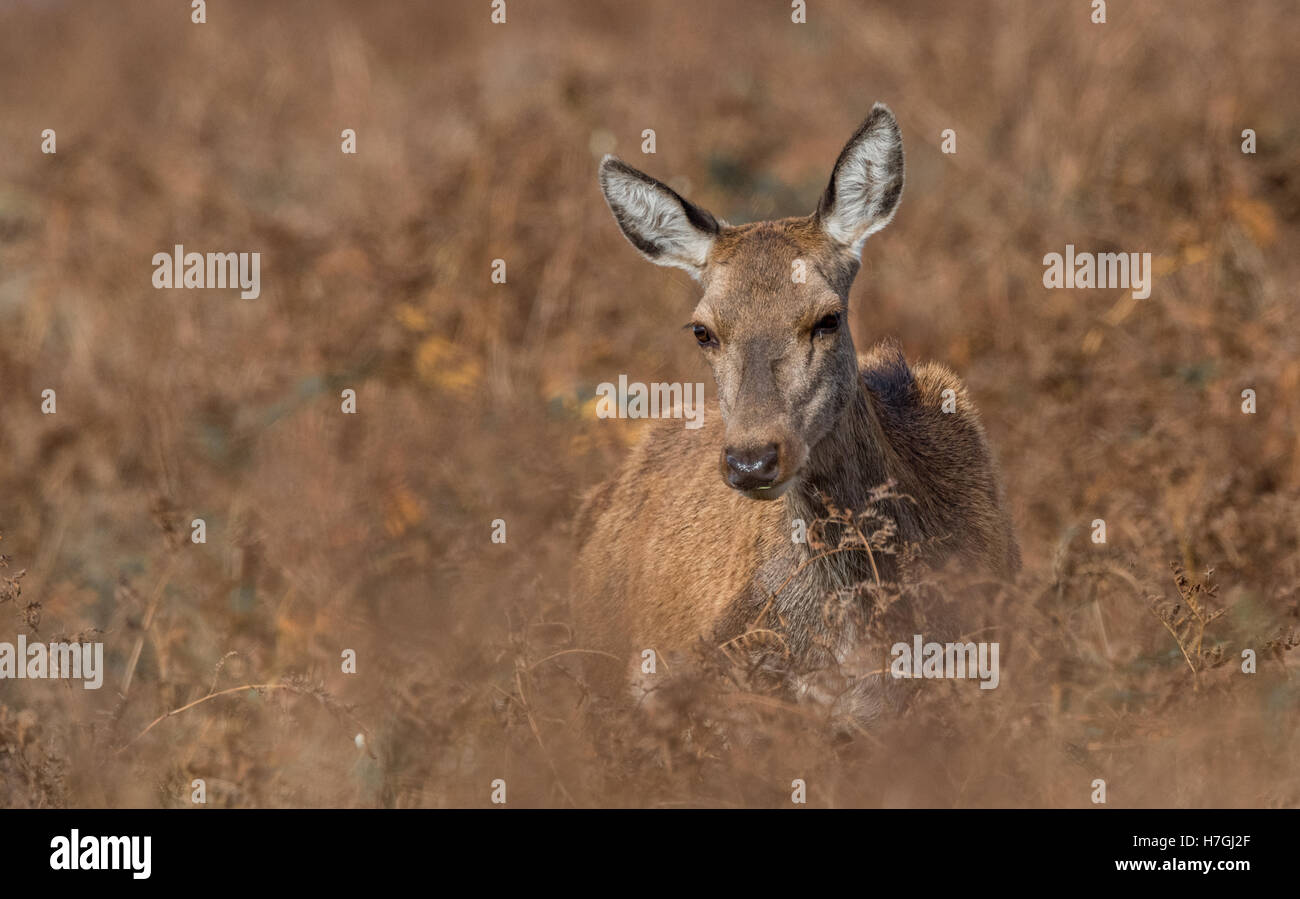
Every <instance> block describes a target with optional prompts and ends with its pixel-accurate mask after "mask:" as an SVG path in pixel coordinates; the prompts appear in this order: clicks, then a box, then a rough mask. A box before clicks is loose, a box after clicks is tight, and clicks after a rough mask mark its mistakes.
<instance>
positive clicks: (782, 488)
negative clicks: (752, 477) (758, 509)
mask: <svg viewBox="0 0 1300 899" xmlns="http://www.w3.org/2000/svg"><path fill="white" fill-rule="evenodd" d="M795 480H796V479H795V478H794V477H789V478H786V479H785V480H784V481H782V482H781V483H779V484H773V485H772V486H771V487H758V488H755V489H752V490H736V492H737V493H739V494H741V495H742V496H744V497H746V498H747V499H757V500H773V499H780V498H781V497H783V496H785V494H786V493H787V492H788V491H789V489H790V485H791V484H793V483H794V482H795ZM732 489H736V488H732Z"/></svg>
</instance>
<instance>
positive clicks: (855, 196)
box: [817, 103, 903, 257]
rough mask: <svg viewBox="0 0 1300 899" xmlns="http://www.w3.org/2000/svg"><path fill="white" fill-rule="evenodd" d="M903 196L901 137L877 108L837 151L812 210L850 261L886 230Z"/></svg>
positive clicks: (885, 109) (884, 112)
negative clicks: (820, 196) (882, 229)
mask: <svg viewBox="0 0 1300 899" xmlns="http://www.w3.org/2000/svg"><path fill="white" fill-rule="evenodd" d="M902 195H903V136H902V134H901V133H900V132H899V130H898V122H897V121H895V119H894V114H893V113H892V112H890V111H889V107H887V106H885V105H884V104H883V103H877V104H876V105H875V106H873V107H872V108H871V114H870V115H869V116H867V120H866V121H865V122H863V123H862V127H860V128H858V130H857V133H856V134H854V135H853V137H851V138H849V142H848V143H847V144H845V145H844V149H843V150H842V151H840V158H839V159H837V160H836V161H835V170H834V171H833V172H831V181H830V184H828V185H826V192H825V193H823V194H822V199H821V203H820V204H818V206H817V220H818V222H819V223H820V224H821V227H822V230H823V231H824V232H825V233H826V235H827V236H828V237H830V238H831V239H832V240H834V241H835V242H836V243H838V244H841V245H842V246H844V247H846V248H847V249H848V250H849V251H850V252H851V253H852V254H853V255H854V257H858V256H860V255H861V253H862V245H863V243H865V242H866V239H867V237H869V236H870V235H872V234H875V233H876V232H877V231H879V230H880V229H881V228H883V227H885V226H886V225H888V224H889V220H890V219H892V218H893V217H894V212H895V210H897V209H898V201H899V199H900V198H901V197H902Z"/></svg>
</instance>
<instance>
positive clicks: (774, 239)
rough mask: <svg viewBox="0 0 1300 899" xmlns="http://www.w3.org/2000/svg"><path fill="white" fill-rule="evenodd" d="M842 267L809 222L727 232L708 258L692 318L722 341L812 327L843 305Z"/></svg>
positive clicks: (757, 225)
mask: <svg viewBox="0 0 1300 899" xmlns="http://www.w3.org/2000/svg"><path fill="white" fill-rule="evenodd" d="M844 267H845V263H844V261H843V260H842V259H841V258H839V254H837V253H836V248H835V247H833V246H832V245H831V244H830V243H829V242H828V241H827V240H826V239H825V237H824V236H823V235H822V234H821V233H820V232H819V230H818V229H816V228H815V227H814V225H813V223H812V222H811V220H809V219H783V220H781V221H775V222H756V223H754V224H749V225H740V226H737V227H729V228H725V229H724V230H723V231H722V233H721V234H719V235H718V239H717V240H716V241H715V242H714V245H713V248H712V250H711V252H710V253H709V258H708V263H707V265H706V268H705V274H704V278H703V282H704V295H703V297H702V298H701V300H700V304H699V306H698V307H697V308H696V315H697V317H698V318H708V319H711V320H712V323H713V324H714V325H715V326H716V327H717V328H719V329H720V330H722V331H724V333H723V334H722V335H721V336H723V337H726V336H728V335H727V333H725V332H728V331H737V332H755V331H758V332H762V331H767V330H771V329H779V330H781V331H785V330H788V329H789V328H790V327H791V326H800V325H802V326H804V327H810V326H811V325H812V323H813V322H815V321H816V320H817V319H818V318H820V317H822V316H824V315H827V314H828V313H831V312H835V311H837V310H838V309H840V308H841V307H842V306H843V304H844V302H845V301H846V299H847V288H848V284H847V282H846V281H845V272H844V271H843V269H844ZM848 280H849V281H851V275H850V276H849V278H848Z"/></svg>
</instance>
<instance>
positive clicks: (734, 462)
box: [722, 443, 781, 490]
mask: <svg viewBox="0 0 1300 899" xmlns="http://www.w3.org/2000/svg"><path fill="white" fill-rule="evenodd" d="M778 450H779V447H778V446H777V445H776V444H775V443H769V444H768V445H767V446H759V447H747V448H745V449H737V448H735V447H727V448H726V449H724V450H723V451H722V453H723V456H724V457H725V458H726V461H727V483H728V484H730V485H731V486H732V487H735V488H736V489H737V490H756V489H759V488H761V487H771V486H772V485H773V484H774V483H775V482H776V477H777V475H778V474H780V471H781V466H780V463H779V461H778V459H779V456H780V453H779V452H778Z"/></svg>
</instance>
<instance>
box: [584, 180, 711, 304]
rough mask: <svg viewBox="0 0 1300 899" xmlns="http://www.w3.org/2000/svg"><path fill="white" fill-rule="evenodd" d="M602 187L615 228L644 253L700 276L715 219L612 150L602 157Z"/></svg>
mask: <svg viewBox="0 0 1300 899" xmlns="http://www.w3.org/2000/svg"><path fill="white" fill-rule="evenodd" d="M600 189H601V190H602V191H603V192H604V194H605V202H606V203H608V204H609V209H610V211H611V212H613V213H614V219H615V221H617V222H618V226H619V228H621V229H622V230H623V234H624V235H625V236H626V237H627V239H628V240H629V241H630V242H631V244H632V246H634V247H636V248H637V249H638V250H639V251H640V252H641V254H642V255H643V256H645V257H646V258H647V259H649V260H650V261H651V262H654V263H656V264H658V265H672V266H676V267H677V268H680V269H685V270H686V271H688V272H690V274H691V277H693V278H696V279H698V278H699V277H700V275H701V274H702V273H703V271H704V265H705V262H706V261H707V260H708V256H709V249H710V248H711V247H712V246H713V241H714V238H716V237H717V235H718V231H719V230H720V227H721V226H720V225H719V223H718V221H717V219H715V218H714V217H713V216H712V215H710V214H709V213H707V212H705V211H704V210H703V209H700V208H699V207H698V206H695V205H693V204H691V203H690V202H688V201H687V200H684V199H683V198H682V197H681V196H679V195H678V194H677V192H676V191H674V190H673V189H672V188H670V187H669V186H668V185H666V184H663V183H661V182H659V181H656V180H655V179H654V178H651V177H650V176H649V175H647V174H645V173H644V172H639V171H637V170H636V169H634V168H632V166H630V165H628V164H627V163H625V162H623V161H622V160H621V159H616V158H615V157H613V156H606V157H605V158H604V159H603V160H601V163H600Z"/></svg>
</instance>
